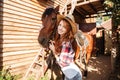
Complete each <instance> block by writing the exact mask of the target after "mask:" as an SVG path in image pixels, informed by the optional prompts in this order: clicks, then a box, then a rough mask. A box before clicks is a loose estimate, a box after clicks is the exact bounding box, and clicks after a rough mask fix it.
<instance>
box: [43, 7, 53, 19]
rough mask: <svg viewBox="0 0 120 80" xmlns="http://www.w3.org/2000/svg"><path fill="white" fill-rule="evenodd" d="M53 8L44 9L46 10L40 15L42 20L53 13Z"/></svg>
mask: <svg viewBox="0 0 120 80" xmlns="http://www.w3.org/2000/svg"><path fill="white" fill-rule="evenodd" d="M54 11H55V10H54V8H53V7H49V8H46V10H45V11H44V12H43V14H42V20H43V19H44V18H45V17H46V16H47V15H50V14H52V12H54Z"/></svg>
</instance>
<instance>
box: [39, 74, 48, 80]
mask: <svg viewBox="0 0 120 80" xmlns="http://www.w3.org/2000/svg"><path fill="white" fill-rule="evenodd" d="M40 80H48V74H46V75H45V76H44V77H42V78H40Z"/></svg>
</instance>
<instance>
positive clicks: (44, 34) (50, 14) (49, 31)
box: [38, 6, 93, 76]
mask: <svg viewBox="0 0 120 80" xmlns="http://www.w3.org/2000/svg"><path fill="white" fill-rule="evenodd" d="M58 8H59V7H58V6H57V7H56V8H49V9H46V10H45V12H44V13H43V15H42V25H43V28H42V29H41V30H40V32H39V36H38V42H39V43H40V44H41V45H42V46H43V47H44V48H48V47H49V41H50V40H54V37H55V33H56V29H57V24H58V23H57V22H58V15H60V14H58V11H59V9H58ZM82 35H84V36H85V38H86V40H87V41H88V44H87V46H85V45H84V44H85V41H84V40H82V41H83V43H84V44H83V45H84V46H81V45H77V51H76V53H75V62H76V64H78V65H79V63H78V61H77V60H81V58H82V57H81V53H83V55H84V58H82V59H84V60H85V68H84V71H85V76H87V64H88V62H89V59H90V56H91V52H92V48H93V38H92V37H91V36H90V35H89V34H85V33H82ZM77 40H78V39H77ZM80 67H81V66H80Z"/></svg>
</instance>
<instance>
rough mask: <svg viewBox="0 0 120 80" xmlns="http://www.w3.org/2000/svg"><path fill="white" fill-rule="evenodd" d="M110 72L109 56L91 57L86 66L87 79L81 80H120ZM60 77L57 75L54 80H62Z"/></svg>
mask: <svg viewBox="0 0 120 80" xmlns="http://www.w3.org/2000/svg"><path fill="white" fill-rule="evenodd" d="M54 66H55V65H54ZM54 68H55V67H54ZM57 70H58V69H55V71H56V72H57ZM50 71H51V70H50ZM111 72H112V71H111V56H108V55H99V56H97V57H95V56H92V57H91V59H90V61H89V65H88V76H87V78H83V80H120V78H119V79H116V78H114V76H116V75H115V74H114V73H112V74H111ZM48 73H49V71H48ZM49 76H50V75H49ZM60 77H61V76H60V73H59V74H58V79H54V80H62V79H61V78H60ZM118 77H120V75H118Z"/></svg>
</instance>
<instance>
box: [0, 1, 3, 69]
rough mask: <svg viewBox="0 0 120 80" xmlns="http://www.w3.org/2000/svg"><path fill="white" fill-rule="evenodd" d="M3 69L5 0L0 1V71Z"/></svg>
mask: <svg viewBox="0 0 120 80" xmlns="http://www.w3.org/2000/svg"><path fill="white" fill-rule="evenodd" d="M2 68H3V0H0V71H1V70H2Z"/></svg>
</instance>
